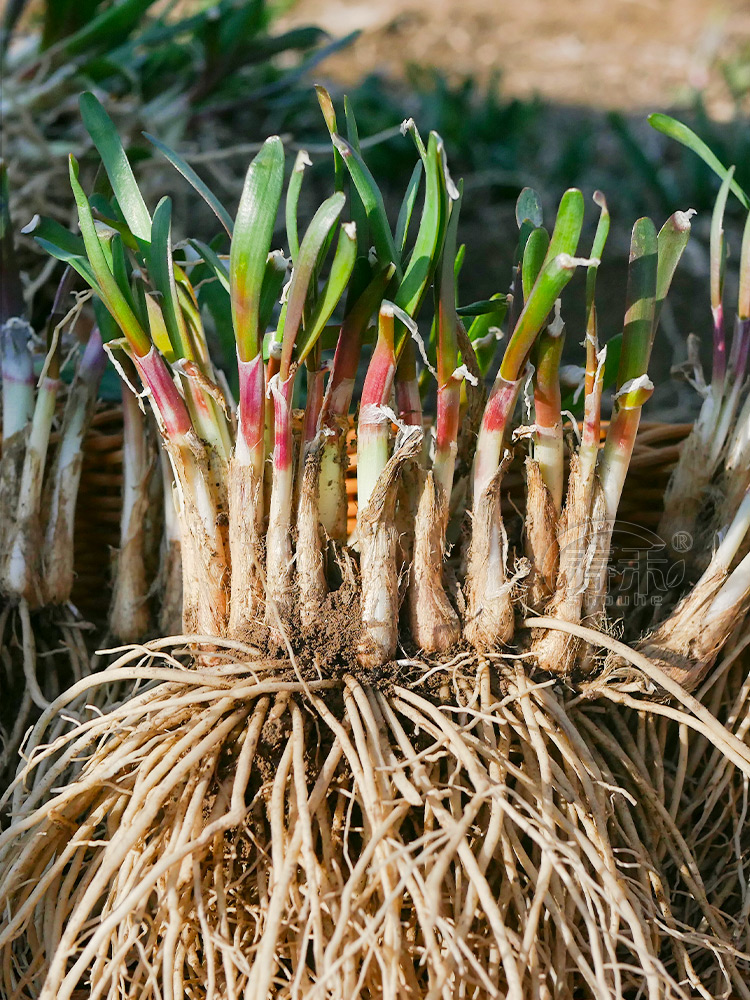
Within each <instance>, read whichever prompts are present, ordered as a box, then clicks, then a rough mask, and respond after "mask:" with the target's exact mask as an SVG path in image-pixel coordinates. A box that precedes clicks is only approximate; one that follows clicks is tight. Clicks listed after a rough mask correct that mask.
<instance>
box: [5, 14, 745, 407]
mask: <svg viewBox="0 0 750 1000" xmlns="http://www.w3.org/2000/svg"><path fill="white" fill-rule="evenodd" d="M2 46H3V51H4V59H3V88H2V97H1V99H0V100H1V103H0V115H1V118H2V153H3V156H4V157H5V158H6V160H7V161H8V163H9V172H10V178H11V202H12V209H13V216H14V219H15V221H16V224H17V225H19V226H20V225H24V224H25V223H26V222H28V221H29V219H30V218H31V217H32V216H33V215H34V214H35V213H39V214H46V215H51V216H53V217H55V218H57V219H59V220H60V221H61V222H64V223H65V224H68V225H70V224H71V223H72V219H73V214H72V198H71V196H70V192H69V187H68V184H67V167H66V157H67V153H68V152H70V151H73V152H75V153H76V155H78V156H79V157H80V158H82V163H83V169H84V171H85V170H86V168H87V164H88V163H91V164H93V160H94V157H93V156H90V152H91V151H90V145H89V140H88V138H87V136H86V135H85V133H84V132H83V130H82V128H81V126H80V122H79V116H78V109H77V98H78V94H79V93H80V91H81V90H83V89H93V90H94V91H95V92H96V93H97V95H98V96H99V97H100V99H101V100H102V101H103V103H105V105H106V106H107V108H108V110H109V112H110V114H111V115H112V116H113V118H114V119H115V121H116V123H117V125H118V128H119V129H120V131H121V133H122V134H123V136H124V137H125V141H126V143H127V145H128V148H129V152H130V155H131V159H132V160H133V161H134V163H136V173H137V176H138V178H139V182H140V183H141V184H142V186H143V187H144V188H145V189H146V192H147V200H149V201H150V202H152V203H155V201H156V199H157V198H158V197H159V196H160V195H161V194H163V193H169V194H171V195H172V196H173V198H174V199H175V221H176V225H177V226H178V227H179V225H180V219H183V220H185V222H187V223H188V224H189V226H190V227H191V233H190V235H193V236H195V235H198V236H201V237H202V238H204V239H210V238H211V236H212V235H213V234H214V232H215V228H216V227H215V220H214V219H213V217H212V216H211V215H210V213H208V212H206V213H205V214H202V209H201V208H200V206H198V205H197V203H196V198H195V197H194V196H193V195H192V193H191V192H190V189H189V188H188V187H187V185H185V184H183V183H182V182H181V180H180V178H178V177H177V176H176V175H175V174H174V172H173V171H172V170H171V168H169V167H168V166H166V165H165V163H164V161H163V160H162V159H160V158H159V157H158V156H157V155H156V154H155V153H154V150H153V148H152V147H150V146H149V144H148V143H147V142H146V141H145V140H144V139H143V137H142V131H143V130H146V131H148V132H150V133H152V134H154V135H156V136H158V137H159V138H160V139H162V140H163V141H165V142H167V143H169V144H170V145H172V146H173V147H174V148H175V149H177V150H178V151H179V152H180V153H181V154H182V155H183V156H184V157H185V158H186V159H187V160H188V162H189V163H190V164H191V165H192V166H193V167H194V168H195V170H197V171H198V172H199V173H200V174H201V176H202V177H203V178H204V179H205V180H206V181H207V183H209V185H210V186H211V187H212V188H213V189H214V190H215V191H216V193H217V194H218V195H219V197H220V198H221V199H222V200H223V201H224V202H225V203H226V204H227V205H228V207H229V208H230V211H232V210H233V209H234V207H235V205H236V203H237V198H238V196H239V190H240V188H241V182H242V179H243V177H244V172H245V170H246V167H247V163H248V162H249V159H250V158H251V156H252V155H253V152H254V149H255V148H256V144H257V143H258V142H259V141H260V140H262V139H263V138H264V137H265V136H266V135H268V134H271V133H280V134H281V135H282V136H283V137H284V139H285V142H286V145H287V148H288V150H289V151H290V152H291V153H293V152H294V151H295V150H299V149H301V148H304V149H306V150H308V151H309V153H310V155H311V158H312V161H313V167H312V169H311V170H310V171H309V172H308V174H309V181H308V180H307V179H306V181H305V187H304V189H303V190H304V192H305V196H306V197H307V198H308V199H309V207H310V210H312V208H313V207H314V205H315V204H316V203H318V202H319V199H320V197H323V196H325V195H327V194H328V193H329V192H330V188H331V173H332V171H331V154H330V143H329V141H328V136H327V132H326V130H325V127H324V124H323V121H322V117H321V115H320V111H319V108H318V102H317V100H316V97H315V93H314V90H313V88H312V85H313V83H316V82H323V83H325V84H326V85H327V86H328V87H329V88H330V89H331V91H332V94H333V96H334V100H335V101H336V103H337V106H338V108H339V110H340V113H343V107H342V105H343V96H344V95H345V94H347V95H348V96H349V98H350V101H351V106H352V108H353V109H354V111H355V114H356V118H357V122H358V127H359V133H360V137H361V138H362V139H363V140H364V141H365V146H366V156H367V160H368V163H369V164H370V167H371V169H372V171H373V173H374V174H375V176H376V177H377V179H378V181H379V182H380V184H381V186H382V188H383V190H384V193H385V196H386V201H387V203H390V204H391V205H392V206H393V207H394V212H395V210H397V205H398V203H399V201H400V198H401V195H402V192H403V190H404V188H405V186H406V184H407V182H408V178H409V175H410V173H411V169H412V166H413V161H414V155H413V146H412V143H411V140H410V139H408V138H404V137H403V136H402V135H401V133H400V130H399V125H400V123H401V121H402V120H403V119H405V118H407V117H413V118H414V119H415V120H416V122H417V124H418V126H419V128H420V130H421V131H422V133H423V134H425V133H426V132H427V131H428V130H429V129H432V128H434V129H437V130H438V131H439V132H440V134H441V135H442V136H443V138H444V140H445V143H446V147H447V151H448V157H449V162H450V164H451V169H452V172H453V174H454V176H461V177H463V178H464V181H465V191H466V194H465V197H464V208H463V210H462V224H461V230H460V239H461V240H462V241H464V242H465V243H466V244H467V253H466V263H465V265H464V268H463V271H462V276H461V281H462V284H461V297H462V299H463V300H464V301H470V300H472V299H480V298H487V297H489V296H490V295H491V294H493V293H494V292H504V291H507V288H508V285H509V282H510V268H511V261H512V253H513V250H514V248H515V245H516V239H517V228H516V225H515V221H514V205H515V200H516V198H517V196H518V193H519V191H520V190H521V188H522V187H524V186H525V185H530V186H532V187H534V188H536V189H537V190H538V191H539V193H540V195H541V198H542V202H543V204H544V207H545V210H546V213H547V214H546V217H547V220H548V221H550V222H551V220H552V218H553V213H554V209H555V206H556V204H557V202H558V200H559V198H560V195H561V194H562V192H563V191H564V190H565V188H567V187H569V186H571V185H575V186H578V187H580V188H581V189H582V190H583V192H584V194H585V195H586V196H587V197H589V196H590V195H591V194H592V193H593V192H594V191H595V190H596V189H601V190H602V191H604V193H605V194H606V197H607V200H608V203H609V206H610V210H611V213H612V235H611V237H610V242H609V245H608V247H607V254H606V261H605V266H604V267H603V268H602V270H601V273H600V284H599V288H600V292H599V297H600V299H601V304H600V315H601V323H602V331H603V334H604V337H605V338H606V337H608V336H611V335H613V334H615V333H617V332H619V331H618V327H619V325H620V324H621V323H622V310H623V301H624V294H625V271H626V264H627V251H628V245H629V238H630V229H631V227H632V223H633V222H634V220H635V219H636V218H637V217H638V216H640V215H643V214H649V215H651V216H652V217H653V218H654V221H655V222H656V224H657V226H660V225H661V224H662V222H663V221H664V220H665V219H666V217H667V216H668V215H670V214H671V213H672V212H673V211H675V210H676V209H683V210H684V209H688V208H694V209H696V211H697V213H698V214H697V215H696V217H695V219H694V222H693V233H694V236H693V239H692V240H691V244H690V246H689V248H688V253H687V254H686V257H685V259H684V262H683V264H682V265H681V268H680V271H679V272H678V277H677V280H676V283H675V286H674V291H673V294H672V296H671V301H670V305H669V307H668V309H667V310H666V311H665V314H664V318H663V321H662V334H661V338H662V340H661V343H660V344H659V345H657V350H656V352H655V362H654V364H655V365H656V366H657V369H658V370H657V372H656V374H657V375H658V376H659V381H660V383H661V384H659V390H658V392H657V395H656V396H655V398H654V402H653V405H652V410H651V412H652V415H659V416H670V415H672V416H680V417H689V416H691V415H692V413H693V412H694V410H695V407H696V405H697V397H696V394H695V393H694V392H693V390H691V389H689V387H687V386H685V385H684V384H680V383H679V382H677V381H675V380H671V379H670V378H669V377H668V376H669V370H670V368H671V367H672V366H673V365H674V364H678V363H679V362H680V361H682V360H684V357H685V343H686V337H687V334H688V333H690V332H695V333H698V334H705V337H704V339H705V340H706V342H707V341H708V330H709V326H710V312H709V306H708V278H707V274H708V257H707V245H708V225H709V220H710V210H711V206H712V203H713V199H714V197H715V194H716V190H717V187H718V182H717V180H716V179H715V177H714V176H713V175H712V173H711V172H710V171H709V170H708V168H706V167H705V166H704V165H703V164H702V163H701V161H700V160H698V158H697V157H695V156H694V155H693V154H692V153H689V152H688V151H686V150H684V149H683V148H682V147H680V146H678V145H677V144H676V143H674V142H672V141H670V140H668V139H667V138H665V137H664V136H663V135H660V134H658V133H656V132H655V131H654V130H653V129H652V128H650V127H649V125H648V123H647V121H646V116H647V114H648V113H649V112H651V111H657V110H658V111H668V112H669V113H671V114H675V115H677V116H678V117H680V119H681V120H683V121H686V122H687V123H688V124H690V126H691V127H692V128H694V129H695V130H696V131H697V132H698V133H699V134H700V135H701V136H702V138H703V139H705V141H706V142H707V143H708V144H709V145H710V146H711V148H712V149H713V150H714V151H715V152H716V154H717V155H718V156H719V158H720V159H721V160H722V162H724V163H725V164H727V165H728V164H732V163H733V164H736V166H737V174H736V176H737V179H738V180H739V181H740V183H741V184H743V185H744V186H748V185H750V125H749V124H748V112H749V111H750V4H749V3H747V2H740V0H723V2H717V0H608V2H606V3H602V2H601V0H574V2H568V3H563V2H560V0H525V2H523V3H517V2H513V3H511V2H509V0H492V2H491V0H377V2H375V0H298V2H296V3H295V2H289V0H285V2H280V3H279V2H276V3H274V2H272V0H220V2H219V3H214V4H207V3H206V2H204V0H179V2H169V0H156V2H154V0H6V2H5V6H4V9H3V35H2ZM291 159H292V158H291V157H290V167H291ZM91 169H92V174H91V177H92V179H93V166H92V168H91ZM307 176H308V175H306V177H307ZM595 220H596V212H595V211H592V212H591V225H592V227H593V225H594V224H595ZM742 222H743V220H742V219H741V217H740V211H739V205H738V203H737V202H736V201H734V202H731V203H730V210H729V219H728V238H729V243H730V248H731V249H732V250H733V252H734V262H735V265H734V266H735V268H736V261H737V259H738V257H739V245H740V240H741V225H742ZM179 235H181V234H180V233H179V232H178V233H177V236H178V237H179ZM182 235H185V234H182ZM587 240H588V236H587V235H586V234H585V235H584V241H587ZM23 260H24V265H25V271H26V282H27V293H28V295H29V298H30V300H31V302H32V306H33V307H34V308H37V309H39V310H43V309H44V308H45V302H44V298H45V289H46V288H47V287H48V283H47V280H46V279H47V277H48V276H49V274H48V272H49V271H50V269H51V268H52V267H54V264H51V263H49V262H45V261H44V260H43V258H42V257H41V255H40V254H39V251H38V250H37V249H36V247H35V246H34V244H33V241H32V240H31V239H29V238H26V240H25V242H23ZM728 284H729V294H730V295H731V294H732V284H731V266H730V280H729V283H728ZM571 288H572V291H571V293H570V294H569V296H568V298H569V299H570V300H571V306H570V311H569V312H567V313H566V319H567V322H568V328H569V331H570V330H571V329H575V328H576V327H577V326H579V325H580V323H581V315H580V314H579V313H577V312H576V306H575V303H576V302H579V303H582V296H581V295H580V294H579V292H580V289H578V290H577V291H576V290H575V282H574V283H573V284H572V286H571ZM580 339H581V338H580V337H578V336H571V335H570V332H569V337H568V344H569V345H570V350H571V351H573V353H575V351H576V344H577V342H579V341H580ZM570 360H573V359H572V358H571V359H570Z"/></svg>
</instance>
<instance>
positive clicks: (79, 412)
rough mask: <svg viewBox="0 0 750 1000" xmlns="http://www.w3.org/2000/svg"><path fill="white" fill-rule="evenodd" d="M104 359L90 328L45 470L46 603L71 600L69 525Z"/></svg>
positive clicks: (97, 337)
mask: <svg viewBox="0 0 750 1000" xmlns="http://www.w3.org/2000/svg"><path fill="white" fill-rule="evenodd" d="M106 363H107V356H106V354H105V353H104V348H103V346H102V338H101V335H100V333H99V331H98V329H97V328H96V327H94V329H93V330H92V331H91V333H90V335H89V339H88V341H87V343H86V347H85V349H84V351H83V354H82V355H81V359H80V362H79V364H78V367H77V370H76V374H75V377H74V379H73V383H72V385H71V387H70V389H69V392H68V399H67V401H66V404H65V413H64V415H63V420H62V427H61V431H60V444H59V445H58V448H57V452H56V455H55V460H54V463H53V465H52V468H51V470H50V477H51V489H50V491H49V495H48V498H47V516H46V527H45V533H44V547H43V551H42V565H43V567H44V574H43V589H44V595H45V602H46V603H48V604H64V603H65V602H66V601H68V600H69V599H70V593H71V590H72V587H73V579H74V566H73V525H74V521H75V509H76V503H77V501H78V486H79V483H80V479H81V468H82V465H83V439H84V437H85V435H86V432H87V431H88V428H89V425H90V423H91V418H92V416H93V415H94V410H95V408H96V400H97V394H98V390H99V382H100V380H101V377H102V374H103V373H104V368H105V365H106Z"/></svg>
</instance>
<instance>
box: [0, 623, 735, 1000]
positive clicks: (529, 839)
mask: <svg viewBox="0 0 750 1000" xmlns="http://www.w3.org/2000/svg"><path fill="white" fill-rule="evenodd" d="M219 651H221V652H222V653H223V655H219ZM741 653H742V651H741V650H740V649H735V650H734V651H733V653H732V656H730V657H728V658H727V660H726V662H725V665H724V667H723V668H722V673H721V675H720V678H719V679H717V683H719V684H720V686H721V688H722V690H721V699H720V700H721V703H722V705H725V706H731V716H732V719H731V720H730V718H729V716H730V712H729V711H728V710H727V711H726V713H725V714H726V719H727V721H731V726H732V728H734V729H736V730H738V732H741V734H742V735H744V732H746V730H747V728H748V726H750V701H749V700H748V694H749V692H748V689H747V684H746V682H745V677H746V674H747V661H746V659H745V660H744V661H743V659H742V655H741ZM186 655H188V654H187V652H186V650H185V649H184V648H183V649H182V650H180V648H179V647H178V648H175V647H174V646H173V645H171V644H169V643H167V642H165V641H162V642H156V643H153V644H151V647H150V649H144V647H140V648H138V649H137V650H133V651H129V652H127V653H125V654H124V655H121V656H120V658H119V659H118V660H117V661H116V662H115V663H113V664H112V666H111V667H110V668H109V669H108V671H107V672H106V673H105V674H104V675H103V676H100V677H98V678H91V679H88V680H87V681H85V682H84V683H82V684H80V685H79V686H78V689H77V692H71V694H70V695H68V696H66V697H65V698H64V699H60V701H59V703H58V704H57V705H56V706H55V710H54V711H52V712H50V713H48V715H47V717H46V719H44V720H42V723H40V724H39V725H38V726H37V729H36V731H35V733H34V735H33V737H32V741H31V745H30V747H29V750H30V751H31V754H32V756H31V759H30V763H29V764H28V765H27V766H26V768H25V771H24V773H23V774H21V775H19V779H18V784H17V787H16V789H15V792H14V794H13V798H14V814H13V826H12V827H11V828H10V829H9V830H8V831H7V832H6V834H4V835H3V838H2V840H1V841H0V879H1V880H2V883H1V884H2V893H3V900H4V904H5V913H6V921H5V924H4V927H3V929H2V930H0V958H1V959H2V960H1V961H0V970H1V971H0V975H1V976H2V977H3V979H2V982H3V989H4V990H5V991H6V994H7V995H8V996H14V997H17V998H19V1000H22V998H31V997H34V998H40V1000H52V998H55V1000H67V998H70V997H73V996H75V997H78V996H80V995H83V994H85V995H86V996H90V997H106V998H113V1000H114V998H115V997H117V998H118V1000H120V998H123V997H133V998H135V997H137V998H139V1000H142V998H146V997H148V996H156V995H159V994H160V995H161V996H170V995H171V996H174V997H177V996H185V997H191V998H197V997H201V998H204V997H205V998H208V997H209V996H213V997H229V996H237V997H240V996H242V997H248V998H255V1000H267V998H271V997H274V998H275V997H304V998H313V997H325V998H341V997H347V998H348V997H352V998H355V997H375V996H392V997H401V996H403V997H407V996H420V997H436V998H443V997H445V998H448V997H454V996H457V995H460V992H461V991H462V990H463V991H464V992H465V994H466V995H467V996H472V997H476V998H478V1000H481V998H485V997H512V998H514V1000H525V998H526V997H529V996H540V997H541V996H555V997H560V998H561V1000H574V998H578V997H581V996H596V997H597V1000H607V998H609V997H613V998H614V997H617V996H624V997H635V996H636V995H643V996H647V997H650V998H652V1000H656V998H668V997H669V998H671V997H674V998H678V997H679V998H681V1000H687V998H688V997H691V996H695V995H701V996H704V997H707V998H710V997H716V996H721V995H725V994H726V993H728V992H729V991H733V992H734V993H735V994H736V995H737V996H744V995H745V994H746V983H747V976H748V974H750V963H749V958H748V950H749V949H748V946H750V925H749V924H748V920H747V913H744V911H743V907H745V908H746V904H744V903H743V898H744V896H743V893H744V882H743V881H742V879H741V878H739V877H738V874H737V859H736V856H735V848H736V847H737V846H738V847H739V848H740V849H747V847H748V846H750V845H749V844H748V840H749V839H750V830H748V828H747V825H743V823H742V816H741V815H739V814H738V812H737V809H738V807H739V806H741V803H742V801H743V800H742V783H743V780H746V779H747V777H748V776H750V749H747V748H745V757H744V758H741V760H740V765H741V766H731V765H730V764H729V758H728V755H727V754H726V753H724V748H723V747H722V745H721V739H712V738H711V733H710V732H709V733H708V734H706V732H705V731H704V730H705V723H704V722H703V716H702V715H701V714H700V712H698V713H697V714H696V712H692V711H690V710H689V709H688V708H685V707H671V706H670V712H671V714H666V713H664V710H665V709H666V708H667V707H668V706H666V705H665V704H664V703H663V701H662V700H659V699H657V700H653V698H651V697H650V696H649V692H648V691H644V690H641V691H640V693H637V692H635V690H634V688H635V687H636V686H637V685H638V683H639V682H638V678H637V677H636V676H635V675H632V676H629V677H627V678H621V679H620V680H619V681H618V680H615V679H614V678H613V677H609V678H608V679H607V681H606V683H599V684H598V685H597V686H594V685H591V686H589V688H588V689H587V690H585V691H583V692H581V693H582V694H583V695H584V697H583V698H581V696H580V695H577V694H575V693H573V692H570V691H566V690H565V689H562V688H556V687H551V686H550V685H549V684H539V683H537V679H536V678H534V677H533V676H532V675H530V674H529V672H528V670H527V669H526V667H524V666H523V665H522V664H520V663H518V662H513V661H509V660H505V659H503V658H502V657H501V656H499V655H496V656H491V657H481V656H477V655H476V654H464V655H462V656H460V657H457V658H456V659H454V660H453V661H451V662H450V663H444V664H442V665H438V664H430V663H416V662H411V663H409V664H406V663H403V664H402V665H401V668H400V676H399V677H398V679H397V680H394V679H389V680H386V681H383V682H380V683H374V682H368V681H367V679H366V678H364V677H362V678H358V677H355V676H354V675H346V676H344V677H342V678H338V679H337V678H328V679H326V678H320V677H315V678H311V679H309V680H306V679H305V677H304V676H302V675H301V674H296V673H295V669H294V664H290V663H289V661H267V660H264V659H263V658H262V657H260V656H259V655H258V654H256V653H254V652H253V651H252V650H251V649H248V648H242V647H240V646H239V644H237V643H230V642H228V641H227V640H224V641H223V642H222V641H218V642H217V643H216V648H215V649H214V650H213V651H212V654H211V658H210V662H206V663H204V662H201V661H200V660H199V661H198V662H197V663H195V664H191V663H190V660H189V655H188V661H187V665H188V666H190V665H192V669H189V670H185V669H182V668H180V667H179V666H177V665H176V663H177V661H179V660H182V661H184V658H185V656H186ZM135 680H137V681H138V682H139V685H140V688H139V690H136V691H134V692H133V693H132V694H131V695H130V696H129V697H124V698H123V699H122V701H118V702H115V703H114V704H112V703H110V704H109V705H108V706H106V704H103V708H104V712H103V714H100V713H99V712H92V711H91V709H87V708H86V707H85V705H86V703H89V704H90V703H91V702H93V703H94V704H96V703H97V701H100V702H101V699H98V698H97V695H96V689H97V688H98V687H101V688H102V690H104V687H103V686H104V685H109V686H111V687H114V688H117V686H118V685H119V689H121V686H122V684H123V682H125V681H130V682H132V681H135ZM144 683H146V685H147V686H146V687H145V689H144V688H143V687H142V685H143V684H144ZM640 685H641V688H643V677H642V676H641V678H640ZM74 694H77V700H76V699H75V698H73V697H72V695H74ZM76 720H77V721H76ZM701 726H703V727H704V728H703V729H701ZM688 732H697V733H698V735H697V737H696V739H695V740H694V741H693V742H691V743H689V744H686V742H685V734H686V733H688ZM737 742H738V741H737ZM686 745H687V747H688V749H689V751H690V752H689V753H688V754H687V759H685V756H686V753H685V747H686ZM740 745H741V744H740ZM735 752H736V750H735ZM708 764H713V770H712V771H711V772H709V771H708V770H707V765H708ZM696 801H700V802H702V803H707V804H708V803H711V802H712V801H713V806H712V813H711V816H710V821H713V819H714V817H715V816H718V817H719V818H721V819H723V820H724V821H725V822H728V823H730V824H731V829H732V830H733V832H734V835H735V838H736V844H735V842H734V840H733V841H732V842H726V841H725V840H724V839H723V838H719V839H718V840H717V839H715V838H714V840H713V841H712V842H710V843H709V842H707V841H706V838H705V836H703V837H702V838H701V837H698V838H694V837H692V835H691V828H690V826H684V825H681V823H680V820H681V819H682V818H683V817H684V816H686V815H687V816H692V818H693V821H694V823H695V821H696V819H697V821H698V822H699V823H701V824H702V825H705V823H706V822H709V819H708V818H707V817H706V816H705V815H704V816H703V817H701V816H700V815H698V816H697V818H696V816H695V812H694V811H695V803H696ZM157 988H158V990H159V994H158V993H157V992H156V991H157ZM81 991H82V992H81Z"/></svg>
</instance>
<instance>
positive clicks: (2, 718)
mask: <svg viewBox="0 0 750 1000" xmlns="http://www.w3.org/2000/svg"><path fill="white" fill-rule="evenodd" d="M8 201H9V198H8V178H7V171H6V167H5V164H4V163H3V162H2V161H0V284H1V285H2V293H1V295H0V372H1V373H2V449H1V451H0V554H1V555H0V649H1V650H2V660H3V667H2V669H3V687H2V691H3V699H2V701H3V704H2V708H0V733H1V734H2V756H0V775H2V776H3V779H5V778H7V776H8V775H9V774H12V773H14V772H15V770H16V765H17V763H18V749H19V746H20V744H21V740H22V738H23V736H24V734H25V733H26V730H27V728H28V727H29V725H30V723H31V721H32V719H33V718H35V717H36V716H38V714H39V712H40V711H41V710H43V709H44V708H46V707H47V706H48V705H49V703H50V701H51V700H52V699H54V698H55V697H56V696H57V695H59V694H60V692H61V691H63V690H64V689H65V688H66V687H68V685H69V684H71V683H72V682H73V681H74V680H77V679H80V677H81V676H82V675H83V674H85V673H88V667H89V655H88V652H87V650H86V645H85V643H84V641H83V638H82V634H81V630H82V628H83V627H85V626H84V623H83V622H82V620H81V616H80V615H79V614H78V613H77V611H76V609H75V608H74V607H73V606H72V605H71V603H70V598H71V590H72V587H73V580H74V566H73V553H74V546H73V530H74V515H75V509H76V502H77V496H78V487H79V481H80V476H81V465H82V451H81V447H82V442H83V438H84V436H85V434H86V431H87V429H88V426H89V424H90V421H91V418H92V416H93V413H94V409H95V406H96V401H97V394H98V390H99V381H100V378H101V376H102V373H103V371H104V366H105V363H106V355H105V353H104V350H103V346H102V340H101V337H100V336H99V334H98V331H97V330H96V329H93V330H91V331H90V333H89V334H88V336H87V337H86V338H85V340H83V342H82V341H81V340H80V339H79V336H82V335H77V329H78V327H77V324H78V321H79V319H80V316H81V313H82V310H83V309H84V306H85V302H86V299H88V298H89V297H90V296H89V294H88V293H79V294H77V295H74V294H73V293H72V283H71V277H72V272H69V271H66V273H65V274H64V276H63V278H62V280H61V281H60V283H59V286H58V289H57V293H56V295H55V299H54V305H53V309H52V313H51V315H50V317H49V320H48V322H47V324H46V328H45V329H43V330H41V331H35V330H33V329H32V327H31V325H30V324H29V322H28V320H27V312H26V306H25V302H24V295H23V288H22V283H21V278H20V274H19V270H18V266H17V262H16V257H15V248H14V235H15V234H14V232H13V226H12V223H11V217H10V212H9V208H8ZM35 713H36V714H35Z"/></svg>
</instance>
